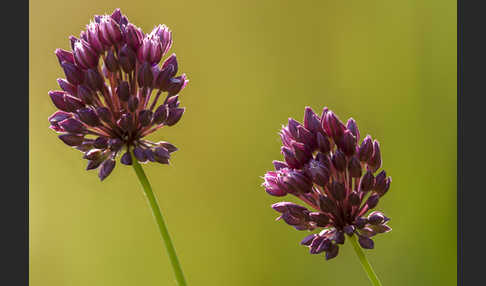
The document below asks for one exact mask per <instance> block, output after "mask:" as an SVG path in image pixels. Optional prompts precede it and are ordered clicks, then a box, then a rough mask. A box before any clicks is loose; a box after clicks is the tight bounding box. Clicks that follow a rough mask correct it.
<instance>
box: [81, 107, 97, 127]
mask: <svg viewBox="0 0 486 286" xmlns="http://www.w3.org/2000/svg"><path fill="white" fill-rule="evenodd" d="M77 114H78V116H79V119H80V120H81V121H82V122H84V123H86V124H88V125H89V126H98V125H100V124H101V122H100V119H99V118H98V115H96V112H95V111H94V110H93V109H91V108H88V107H86V108H80V109H78V111H77Z"/></svg>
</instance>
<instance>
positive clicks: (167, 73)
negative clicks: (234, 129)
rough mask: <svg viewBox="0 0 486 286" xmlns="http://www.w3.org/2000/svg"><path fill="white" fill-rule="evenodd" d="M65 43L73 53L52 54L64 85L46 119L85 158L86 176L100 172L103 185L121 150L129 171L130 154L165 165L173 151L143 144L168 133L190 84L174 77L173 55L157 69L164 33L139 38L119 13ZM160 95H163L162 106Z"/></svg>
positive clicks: (159, 29) (166, 44)
mask: <svg viewBox="0 0 486 286" xmlns="http://www.w3.org/2000/svg"><path fill="white" fill-rule="evenodd" d="M69 39H70V41H71V51H66V50H62V49H57V50H56V55H57V57H58V59H59V63H60V65H61V67H62V69H63V70H64V74H65V75H66V78H65V79H63V78H59V79H58V80H57V81H58V83H59V86H60V88H61V89H62V90H61V91H50V92H49V95H50V97H51V99H52V102H53V103H54V105H55V106H56V107H57V108H59V111H56V112H55V113H54V114H53V115H51V116H50V117H49V122H50V124H51V126H50V128H52V129H53V130H55V131H56V132H58V133H62V134H61V135H59V138H60V139H61V140H62V141H63V142H64V143H66V144H67V145H69V146H73V147H75V148H76V149H78V150H80V151H82V152H84V158H85V159H87V160H88V166H87V169H88V170H91V169H96V168H98V167H100V168H99V172H98V175H99V177H100V179H101V180H103V179H105V178H106V177H107V176H108V175H109V174H110V173H111V172H112V171H113V168H114V167H115V160H116V157H117V155H118V154H120V153H121V152H123V150H124V149H125V150H126V151H125V153H124V154H123V155H122V156H121V160H120V161H121V163H123V164H125V165H131V164H132V159H131V156H130V153H129V150H133V153H134V155H135V157H136V159H137V160H138V161H139V162H142V163H143V162H147V161H151V162H158V163H161V164H168V163H169V159H170V154H171V153H172V152H174V151H176V150H177V148H176V147H175V146H174V145H172V144H170V143H168V142H157V143H154V142H150V141H148V140H145V139H144V137H145V136H147V135H149V134H150V133H152V132H154V131H156V130H157V129H159V128H161V127H163V126H173V125H174V124H176V123H177V122H178V121H179V120H180V119H181V116H182V114H183V113H184V110H185V109H184V108H181V107H179V104H180V103H179V96H178V93H179V92H180V91H181V90H182V89H183V88H184V87H185V86H186V84H187V82H188V80H187V79H186V76H185V75H184V74H182V75H180V76H176V74H177V71H178V64H177V59H176V56H175V54H172V55H171V56H169V57H168V58H167V59H166V60H165V61H164V62H163V63H162V65H161V66H159V63H160V61H161V60H162V58H163V57H164V56H165V55H166V54H167V52H168V50H169V49H170V47H171V46H172V33H171V31H170V30H169V28H167V27H166V26H165V25H159V26H156V27H155V28H154V29H153V30H152V32H150V33H149V34H144V33H143V32H142V30H141V29H140V28H138V27H136V26H135V25H133V24H131V23H129V22H128V19H127V17H126V16H124V15H122V13H121V12H120V9H116V10H115V11H114V12H113V14H111V15H103V16H95V17H94V21H92V22H91V23H90V24H89V25H87V26H86V30H85V31H82V32H81V34H80V37H79V38H76V37H74V36H71V37H70V38H69ZM100 59H101V60H100ZM163 92H165V93H167V94H166V97H165V100H163V102H160V101H159V97H160V95H161V94H162V93H163Z"/></svg>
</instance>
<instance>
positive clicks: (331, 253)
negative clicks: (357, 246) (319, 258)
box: [326, 244, 339, 260]
mask: <svg viewBox="0 0 486 286" xmlns="http://www.w3.org/2000/svg"><path fill="white" fill-rule="evenodd" d="M338 253H339V247H338V246H337V245H335V244H331V245H329V250H327V251H326V260H329V259H333V258H334V257H336V256H337V255H338Z"/></svg>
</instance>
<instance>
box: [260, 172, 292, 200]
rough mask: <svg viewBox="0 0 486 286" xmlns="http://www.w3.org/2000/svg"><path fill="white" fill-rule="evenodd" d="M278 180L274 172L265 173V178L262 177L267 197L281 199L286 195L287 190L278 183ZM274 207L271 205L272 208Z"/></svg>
mask: <svg viewBox="0 0 486 286" xmlns="http://www.w3.org/2000/svg"><path fill="white" fill-rule="evenodd" d="M278 178H279V177H278V175H277V173H276V172H267V173H266V174H265V176H263V179H264V180H265V181H264V182H263V186H264V187H265V191H266V192H267V193H268V194H269V195H272V196H276V197H283V196H285V195H287V189H286V187H284V186H282V184H280V183H279V179H278ZM274 206H275V205H272V207H274Z"/></svg>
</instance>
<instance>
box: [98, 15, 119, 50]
mask: <svg viewBox="0 0 486 286" xmlns="http://www.w3.org/2000/svg"><path fill="white" fill-rule="evenodd" d="M99 25H100V28H99V32H100V33H99V34H100V41H101V42H102V43H103V45H105V46H113V45H115V44H117V43H119V42H120V41H121V39H122V34H121V30H120V26H119V25H118V23H117V22H115V20H113V19H112V18H111V17H110V16H107V15H105V16H101V18H100V23H99Z"/></svg>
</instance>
